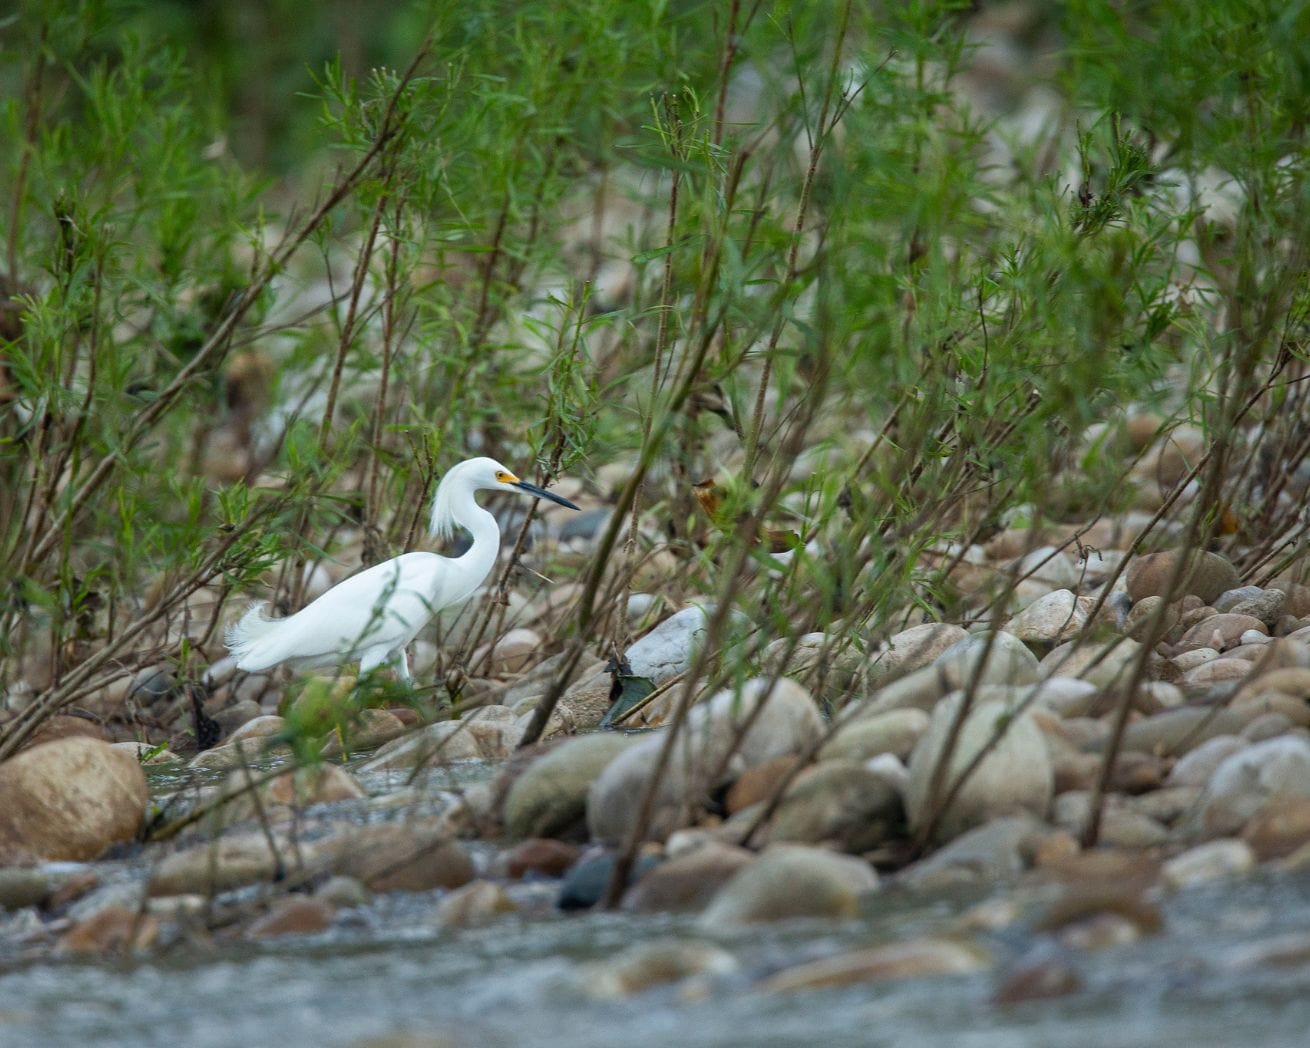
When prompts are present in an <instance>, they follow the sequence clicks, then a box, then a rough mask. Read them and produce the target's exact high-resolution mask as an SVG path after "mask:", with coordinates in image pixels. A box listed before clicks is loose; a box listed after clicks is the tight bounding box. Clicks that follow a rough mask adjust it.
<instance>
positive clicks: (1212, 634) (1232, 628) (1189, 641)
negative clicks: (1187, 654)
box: [1178, 612, 1269, 651]
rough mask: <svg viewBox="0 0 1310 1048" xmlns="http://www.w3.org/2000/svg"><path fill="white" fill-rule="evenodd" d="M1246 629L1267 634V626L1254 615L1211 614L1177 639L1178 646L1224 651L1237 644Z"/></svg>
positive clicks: (1264, 635) (1261, 634)
mask: <svg viewBox="0 0 1310 1048" xmlns="http://www.w3.org/2000/svg"><path fill="white" fill-rule="evenodd" d="M1248 631H1254V632H1255V633H1257V634H1258V635H1260V636H1262V637H1267V636H1268V635H1269V630H1268V628H1267V627H1266V626H1265V624H1264V623H1263V622H1261V621H1260V620H1259V619H1257V618H1256V617H1255V616H1254V615H1238V614H1234V613H1232V612H1229V613H1227V614H1219V615H1211V616H1209V617H1208V618H1204V619H1202V620H1201V621H1200V622H1198V623H1197V624H1196V625H1195V626H1193V627H1192V628H1191V629H1189V630H1188V631H1187V632H1186V633H1184V634H1183V635H1182V637H1181V638H1180V639H1179V641H1178V646H1179V647H1180V648H1182V649H1184V650H1187V649H1191V648H1203V647H1205V648H1215V649H1216V650H1218V651H1226V650H1227V649H1229V648H1232V647H1235V646H1236V645H1237V644H1239V643H1240V642H1241V638H1242V635H1243V634H1244V633H1247V632H1248Z"/></svg>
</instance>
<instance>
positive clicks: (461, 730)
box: [359, 706, 522, 773]
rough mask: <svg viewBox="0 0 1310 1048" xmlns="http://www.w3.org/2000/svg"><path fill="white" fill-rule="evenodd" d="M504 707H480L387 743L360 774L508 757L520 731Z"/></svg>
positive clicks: (511, 712) (511, 711)
mask: <svg viewBox="0 0 1310 1048" xmlns="http://www.w3.org/2000/svg"><path fill="white" fill-rule="evenodd" d="M518 720H519V718H518V716H517V715H516V714H515V713H514V711H513V710H511V709H509V707H507V706H479V707H477V708H476V709H472V710H469V711H468V712H467V713H466V714H464V716H462V717H461V718H460V719H459V720H453V721H437V722H436V723H435V724H429V725H427V726H426V727H424V728H420V729H419V730H418V731H415V732H411V733H409V734H408V735H404V736H402V737H401V738H398V739H394V740H393V741H391V742H389V743H387V744H386V745H385V746H383V747H382V748H381V749H379V750H378V752H377V753H376V754H375V755H374V756H373V758H372V759H371V760H369V761H368V762H366V763H365V764H363V765H361V766H360V768H359V771H360V772H363V773H368V772H378V771H404V770H408V769H412V768H426V767H432V766H436V765H439V764H446V763H448V762H450V761H459V760H498V759H501V758H504V757H508V756H509V755H510V754H511V753H512V752H513V751H514V747H515V746H517V745H518V742H519V739H520V738H521V736H522V732H521V731H520V729H519V724H518Z"/></svg>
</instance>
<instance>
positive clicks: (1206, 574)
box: [1125, 549, 1241, 604]
mask: <svg viewBox="0 0 1310 1048" xmlns="http://www.w3.org/2000/svg"><path fill="white" fill-rule="evenodd" d="M1182 555H1183V553H1182V551H1181V550H1177V549H1172V550H1164V551H1162V552H1160V553H1147V554H1144V555H1142V556H1139V557H1134V558H1133V560H1132V562H1131V563H1130V564H1129V565H1128V571H1127V572H1126V574H1125V582H1126V584H1127V587H1128V595H1129V596H1130V597H1132V598H1133V600H1135V601H1137V600H1141V599H1142V598H1143V597H1151V596H1161V595H1163V593H1164V590H1165V586H1166V585H1167V583H1168V581H1169V576H1170V574H1171V573H1172V572H1173V570H1174V565H1175V563H1176V562H1177V560H1178V558H1179V557H1180V556H1182ZM1239 585H1241V580H1240V579H1239V578H1238V576H1237V569H1236V568H1235V567H1233V565H1232V564H1230V563H1229V562H1228V561H1227V560H1226V559H1224V558H1223V557H1221V556H1220V555H1219V554H1218V553H1211V552H1209V551H1208V550H1193V551H1192V552H1191V554H1190V555H1189V556H1188V558H1187V561H1186V564H1185V566H1184V568H1183V572H1182V577H1181V578H1180V579H1179V585H1178V587H1177V589H1176V591H1175V594H1174V596H1175V598H1177V597H1181V596H1183V595H1184V594H1188V593H1192V594H1195V595H1196V596H1198V597H1200V598H1201V600H1203V601H1205V603H1207V604H1209V603H1210V602H1211V601H1213V600H1215V599H1217V598H1218V596H1219V595H1220V594H1221V593H1224V592H1226V591H1227V590H1232V589H1236V588H1237V587H1238V586H1239Z"/></svg>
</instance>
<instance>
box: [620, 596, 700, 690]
mask: <svg viewBox="0 0 1310 1048" xmlns="http://www.w3.org/2000/svg"><path fill="white" fill-rule="evenodd" d="M712 614H713V608H698V607H690V608H683V609H682V610H681V611H679V612H676V613H674V614H673V615H670V616H669V617H668V618H667V619H665V620H664V621H663V622H660V623H657V624H656V625H655V627H654V628H653V629H652V630H651V631H650V632H649V633H647V634H646V635H645V636H644V637H640V638H638V639H637V640H635V641H633V642H632V643H631V644H630V645H628V649H627V651H625V652H624V653H623V657H624V658H625V659H626V660H627V662H628V665H629V666H630V667H631V668H632V675H633V676H634V677H645V678H646V679H647V680H649V681H651V682H652V683H654V684H659V683H660V682H661V681H665V680H667V679H668V678H670V677H674V676H677V674H679V673H683V672H685V671H686V669H687V668H688V667H689V666H690V665H691V660H692V656H693V655H694V654H695V651H696V646H697V645H698V644H699V643H700V642H701V641H703V640H704V639H705V634H706V631H707V630H708V629H709V620H710V615H712Z"/></svg>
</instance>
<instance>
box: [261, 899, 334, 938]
mask: <svg viewBox="0 0 1310 1048" xmlns="http://www.w3.org/2000/svg"><path fill="white" fill-rule="evenodd" d="M335 914H336V910H335V908H334V907H333V906H332V904H331V903H330V902H328V901H327V900H326V899H323V898H313V899H306V898H304V897H303V896H289V897H287V898H285V899H280V900H278V902H276V903H274V905H273V907H272V909H270V910H269V911H268V913H265V914H263V915H262V916H260V917H257V918H256V919H255V920H253V921H251V922H250V924H249V925H248V926H247V927H246V931H245V937H246V938H247V939H275V938H278V937H279V936H282V935H315V934H317V933H319V932H325V931H327V930H328V929H329V928H331V927H332V919H333V917H334V916H335Z"/></svg>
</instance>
